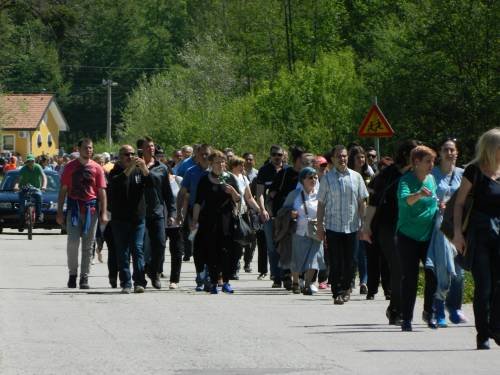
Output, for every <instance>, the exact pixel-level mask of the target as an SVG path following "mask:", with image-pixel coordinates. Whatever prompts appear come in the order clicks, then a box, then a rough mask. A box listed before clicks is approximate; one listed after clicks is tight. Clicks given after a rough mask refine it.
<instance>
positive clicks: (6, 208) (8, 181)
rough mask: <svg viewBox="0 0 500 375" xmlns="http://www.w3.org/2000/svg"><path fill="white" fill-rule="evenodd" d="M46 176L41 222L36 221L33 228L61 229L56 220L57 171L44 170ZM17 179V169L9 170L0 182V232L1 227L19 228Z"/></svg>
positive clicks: (58, 185)
mask: <svg viewBox="0 0 500 375" xmlns="http://www.w3.org/2000/svg"><path fill="white" fill-rule="evenodd" d="M44 172H45V175H46V176H47V190H46V191H45V192H43V195H42V197H43V200H42V212H43V215H44V219H43V223H36V224H35V228H42V229H58V228H59V229H61V231H62V233H64V231H63V229H62V228H61V226H60V225H59V224H57V222H56V213H57V196H58V195H59V189H60V187H61V181H60V179H59V175H58V174H57V172H53V171H44ZM18 179H19V170H13V171H9V172H7V173H6V174H5V176H4V178H3V180H2V183H1V184H0V233H1V232H2V230H3V228H13V229H17V228H19V193H18V192H15V191H14V185H15V184H16V182H17V180H18Z"/></svg>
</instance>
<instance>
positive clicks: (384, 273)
mask: <svg viewBox="0 0 500 375" xmlns="http://www.w3.org/2000/svg"><path fill="white" fill-rule="evenodd" d="M365 246H366V259H367V269H368V283H367V286H368V294H371V295H375V294H377V293H378V286H379V284H380V281H382V289H383V290H384V295H386V296H390V295H391V272H390V271H389V263H388V261H387V259H386V257H385V255H384V253H383V252H382V249H381V248H380V245H379V244H378V243H377V242H376V241H374V242H372V243H368V242H365Z"/></svg>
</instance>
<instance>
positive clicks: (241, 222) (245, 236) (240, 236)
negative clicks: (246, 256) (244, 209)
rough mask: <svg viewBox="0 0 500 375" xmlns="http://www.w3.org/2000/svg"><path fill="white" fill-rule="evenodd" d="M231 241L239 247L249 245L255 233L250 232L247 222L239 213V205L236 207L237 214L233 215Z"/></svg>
mask: <svg viewBox="0 0 500 375" xmlns="http://www.w3.org/2000/svg"><path fill="white" fill-rule="evenodd" d="M232 237H233V241H234V242H236V243H238V244H239V245H241V246H246V245H248V244H250V243H251V242H252V241H253V240H254V237H255V232H254V231H253V230H252V228H251V227H250V225H249V224H248V222H247V221H246V220H245V218H244V217H243V214H242V213H241V203H240V204H239V205H238V212H237V213H236V215H233V235H232Z"/></svg>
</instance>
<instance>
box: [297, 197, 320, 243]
mask: <svg viewBox="0 0 500 375" xmlns="http://www.w3.org/2000/svg"><path fill="white" fill-rule="evenodd" d="M300 195H301V196H302V202H303V203H304V212H305V214H306V219H307V229H306V237H309V238H310V239H312V240H315V241H318V242H319V240H318V236H317V233H318V220H317V219H311V218H310V217H309V213H308V210H307V204H306V196H305V194H304V191H303V190H302V191H301V192H300Z"/></svg>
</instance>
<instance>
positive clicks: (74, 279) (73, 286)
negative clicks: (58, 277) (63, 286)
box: [68, 275, 76, 289]
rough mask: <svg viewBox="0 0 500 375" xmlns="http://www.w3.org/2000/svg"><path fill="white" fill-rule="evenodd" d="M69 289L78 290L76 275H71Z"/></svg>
mask: <svg viewBox="0 0 500 375" xmlns="http://www.w3.org/2000/svg"><path fill="white" fill-rule="evenodd" d="M68 288H71V289H74V288H76V275H69V279H68Z"/></svg>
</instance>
